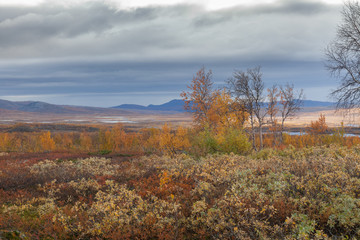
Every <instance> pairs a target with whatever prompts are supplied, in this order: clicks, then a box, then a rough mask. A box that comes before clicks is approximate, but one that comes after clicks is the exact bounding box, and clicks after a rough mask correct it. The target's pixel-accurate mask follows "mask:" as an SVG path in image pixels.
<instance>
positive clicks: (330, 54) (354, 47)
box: [326, 1, 360, 109]
mask: <svg viewBox="0 0 360 240" xmlns="http://www.w3.org/2000/svg"><path fill="white" fill-rule="evenodd" d="M342 17H343V18H342V23H341V24H340V25H339V27H338V29H337V36H336V38H335V40H334V41H333V42H332V43H330V44H329V45H328V47H327V49H326V58H327V62H326V67H327V69H328V70H329V71H330V73H331V74H332V75H333V76H334V77H337V78H339V79H340V86H339V87H338V88H337V89H336V90H334V91H333V92H332V93H331V95H332V96H333V97H334V98H335V99H336V100H337V108H338V109H339V108H348V109H350V108H353V107H357V106H359V105H360V6H359V3H358V2H357V1H347V2H345V4H344V7H343V10H342Z"/></svg>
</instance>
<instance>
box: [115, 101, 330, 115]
mask: <svg viewBox="0 0 360 240" xmlns="http://www.w3.org/2000/svg"><path fill="white" fill-rule="evenodd" d="M303 103H304V105H303V107H304V108H320V107H326V108H330V107H333V106H335V103H333V102H321V101H312V100H304V102H303ZM113 108H118V109H126V110H137V111H139V110H140V111H174V112H185V110H184V101H183V100H181V99H174V100H171V101H170V102H167V103H164V104H160V105H153V104H150V105H148V106H142V105H137V104H122V105H119V106H115V107H113Z"/></svg>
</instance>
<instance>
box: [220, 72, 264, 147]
mask: <svg viewBox="0 0 360 240" xmlns="http://www.w3.org/2000/svg"><path fill="white" fill-rule="evenodd" d="M227 83H228V88H229V90H230V93H231V94H232V96H234V97H235V100H236V101H237V102H239V103H241V105H242V106H244V107H245V109H246V111H247V112H248V114H249V119H250V126H251V132H252V141H253V147H254V149H257V148H256V144H255V129H256V127H257V128H258V131H259V138H260V149H261V148H262V147H263V134H262V127H263V125H264V118H265V115H266V111H265V109H264V100H265V97H264V82H263V80H262V73H261V67H255V68H253V69H247V71H246V72H244V71H241V70H238V71H235V72H234V73H233V77H232V78H230V79H229V80H228V82H227Z"/></svg>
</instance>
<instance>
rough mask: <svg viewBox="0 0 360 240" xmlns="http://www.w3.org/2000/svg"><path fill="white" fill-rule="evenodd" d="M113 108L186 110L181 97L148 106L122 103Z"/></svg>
mask: <svg viewBox="0 0 360 240" xmlns="http://www.w3.org/2000/svg"><path fill="white" fill-rule="evenodd" d="M113 108H118V109H127V110H147V111H168V112H171V111H174V112H185V110H184V101H183V100H181V99H174V100H171V101H170V102H167V103H164V104H160V105H153V104H150V105H148V106H142V105H137V104H122V105H119V106H115V107H113Z"/></svg>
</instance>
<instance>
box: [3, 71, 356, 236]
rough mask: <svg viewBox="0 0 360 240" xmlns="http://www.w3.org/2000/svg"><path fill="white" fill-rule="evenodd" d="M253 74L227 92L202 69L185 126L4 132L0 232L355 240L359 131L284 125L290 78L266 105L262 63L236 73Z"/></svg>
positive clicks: (188, 96)
mask: <svg viewBox="0 0 360 240" xmlns="http://www.w3.org/2000/svg"><path fill="white" fill-rule="evenodd" d="M246 74H250V78H249V76H247V75H246ZM251 74H253V75H251ZM251 76H252V77H254V79H253V80H254V81H255V80H256V81H257V83H256V84H257V88H256V89H248V90H249V91H247V92H246V93H239V94H241V95H239V96H238V97H239V98H237V97H235V98H234V97H231V95H230V94H229V93H228V92H227V91H225V89H224V90H219V89H217V90H213V89H212V82H211V81H210V77H211V71H210V72H208V73H206V72H205V70H204V69H201V70H200V71H199V72H198V73H197V75H196V76H195V77H194V79H193V82H192V84H191V85H190V86H189V89H190V90H191V91H190V92H184V93H183V94H182V96H183V97H184V100H185V103H186V107H187V108H188V109H189V110H190V111H191V112H192V113H193V117H194V125H193V126H192V127H188V128H186V127H181V126H180V127H177V128H173V127H171V126H170V125H168V124H165V125H164V126H162V128H146V129H141V130H139V131H129V129H125V128H124V127H123V126H122V125H120V124H118V125H113V126H100V127H98V130H97V131H94V128H91V127H90V126H88V127H83V129H84V131H81V132H49V131H40V132H2V133H0V151H2V154H0V238H5V239H359V238H360V148H359V145H358V144H359V143H360V138H359V137H346V136H345V131H344V128H343V126H342V127H340V128H338V129H329V128H328V126H327V124H326V119H325V116H324V115H320V117H319V120H318V121H315V122H312V123H311V124H310V125H309V127H308V128H306V130H305V134H300V135H295V136H292V135H289V134H286V133H284V130H285V128H284V126H285V125H284V122H285V120H286V119H288V118H289V117H292V116H293V114H294V113H295V112H296V111H298V108H299V105H298V104H299V102H297V101H296V99H295V98H294V96H295V95H294V93H293V90H292V86H291V85H287V86H286V87H285V88H280V92H279V91H278V89H277V87H276V86H274V87H273V88H272V89H271V90H270V91H269V94H270V95H271V96H272V97H271V99H272V100H271V107H269V106H270V105H269V106H268V108H266V109H264V107H263V106H262V101H260V100H261V99H262V97H261V94H262V90H263V84H261V81H259V80H261V74H260V71H259V68H257V69H255V70H250V71H248V72H247V73H245V72H238V75H235V77H237V78H235V80H236V81H235V80H234V81H233V82H232V83H233V84H235V85H234V86H237V85H236V84H240V85H241V86H245V87H246V86H249V82H247V80H249V79H251ZM245 80H246V81H245ZM238 81H241V82H240V83H239V82H238ZM237 90H239V91H240V88H239V89H237ZM254 92H255V93H256V94H259V95H258V96H257V97H256V99H257V102H256V104H255V106H254V105H253V103H252V102H251V101H252V97H253V94H254ZM244 96H245V97H249V98H248V99H245V100H246V101H244V99H243V97H244ZM278 96H280V97H281V102H280V103H277V100H276V98H277V97H278ZM240 97H242V98H240ZM286 99H287V100H286ZM249 101H250V102H249ZM281 105H282V106H283V107H282V108H281V109H276V107H277V106H281ZM289 109H290V110H289ZM291 109H293V110H291ZM264 110H265V112H264ZM295 110H296V111H295ZM279 112H280V113H281V114H280V116H281V118H279V114H278V113H279ZM266 114H268V115H269V116H270V117H269V119H268V118H265V115H266ZM265 127H267V130H265ZM86 129H91V131H86Z"/></svg>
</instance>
